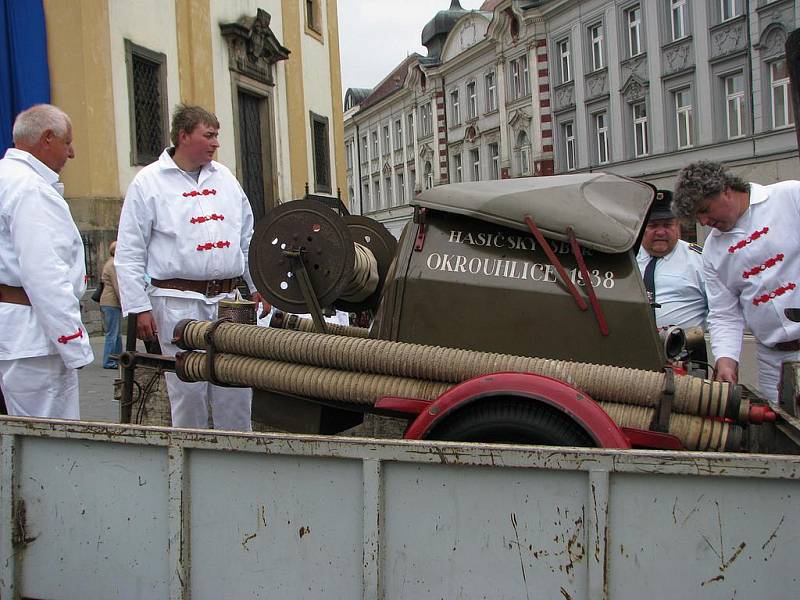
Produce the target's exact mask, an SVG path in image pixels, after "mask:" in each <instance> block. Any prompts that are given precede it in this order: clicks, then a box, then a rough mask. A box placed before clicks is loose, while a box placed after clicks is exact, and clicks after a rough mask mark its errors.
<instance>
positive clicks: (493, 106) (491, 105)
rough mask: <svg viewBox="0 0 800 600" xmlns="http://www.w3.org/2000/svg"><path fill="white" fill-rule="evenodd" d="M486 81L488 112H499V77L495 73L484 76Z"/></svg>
mask: <svg viewBox="0 0 800 600" xmlns="http://www.w3.org/2000/svg"><path fill="white" fill-rule="evenodd" d="M484 79H485V81H486V112H487V113H488V112H492V111H495V110H497V76H496V75H495V72H494V71H491V72H490V73H487V74H486V75H485V76H484Z"/></svg>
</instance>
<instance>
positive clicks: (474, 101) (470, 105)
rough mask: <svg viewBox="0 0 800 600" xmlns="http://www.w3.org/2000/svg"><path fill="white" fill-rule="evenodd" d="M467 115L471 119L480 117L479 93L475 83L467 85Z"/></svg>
mask: <svg viewBox="0 0 800 600" xmlns="http://www.w3.org/2000/svg"><path fill="white" fill-rule="evenodd" d="M467 114H468V116H469V118H470V119H475V118H477V116H478V92H477V90H476V85H475V82H474V81H470V82H469V83H467Z"/></svg>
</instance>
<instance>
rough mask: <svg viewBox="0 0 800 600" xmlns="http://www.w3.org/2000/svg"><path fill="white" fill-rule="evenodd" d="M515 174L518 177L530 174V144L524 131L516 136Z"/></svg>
mask: <svg viewBox="0 0 800 600" xmlns="http://www.w3.org/2000/svg"><path fill="white" fill-rule="evenodd" d="M516 151H517V173H518V174H519V175H530V174H531V142H530V139H529V138H528V134H527V133H526V132H525V131H520V132H519V133H518V134H517V147H516Z"/></svg>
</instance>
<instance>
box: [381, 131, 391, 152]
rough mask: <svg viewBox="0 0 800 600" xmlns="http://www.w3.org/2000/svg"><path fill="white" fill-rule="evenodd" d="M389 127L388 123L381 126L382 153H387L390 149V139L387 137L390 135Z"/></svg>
mask: <svg viewBox="0 0 800 600" xmlns="http://www.w3.org/2000/svg"><path fill="white" fill-rule="evenodd" d="M390 129H391V128H390V127H389V126H388V125H384V126H383V155H384V156H385V155H387V154H389V152H391V150H392V141H391V139H390V138H389V135H390Z"/></svg>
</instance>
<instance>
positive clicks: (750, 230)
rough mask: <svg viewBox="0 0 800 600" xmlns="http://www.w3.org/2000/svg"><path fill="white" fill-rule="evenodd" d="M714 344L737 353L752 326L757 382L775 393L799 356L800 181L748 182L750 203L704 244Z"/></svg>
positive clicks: (719, 352)
mask: <svg viewBox="0 0 800 600" xmlns="http://www.w3.org/2000/svg"><path fill="white" fill-rule="evenodd" d="M703 264H704V270H705V278H706V291H707V293H708V304H709V308H710V312H709V315H708V323H709V329H710V331H711V347H712V350H713V353H714V356H716V357H717V359H719V358H722V357H728V358H732V359H734V360H736V361H738V360H739V354H740V352H741V345H742V334H743V332H744V328H745V327H747V328H748V329H750V331H751V332H752V333H753V335H754V336H755V338H756V340H757V341H758V365H759V369H758V378H759V382H758V387H759V391H760V392H761V393H762V394H763V395H764V396H765V397H766V398H767V399H769V400H770V401H772V402H776V401H777V397H778V391H777V386H778V379H779V377H780V367H781V363H782V362H784V361H788V360H800V351H798V348H800V323H794V322H792V321H790V320H789V319H788V318H787V317H786V315H785V314H784V309H786V308H797V307H800V181H784V182H781V183H776V184H773V185H768V186H762V185H758V184H756V183H751V184H750V206H749V208H748V209H747V211H746V212H745V213H744V214H743V215H742V216H741V217H740V218H739V220H738V221H737V222H736V224H735V225H734V227H733V229H731V231H728V232H722V231H718V230H714V231H712V233H711V235H710V236H709V238H708V239H707V240H706V244H705V247H704V249H703Z"/></svg>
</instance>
